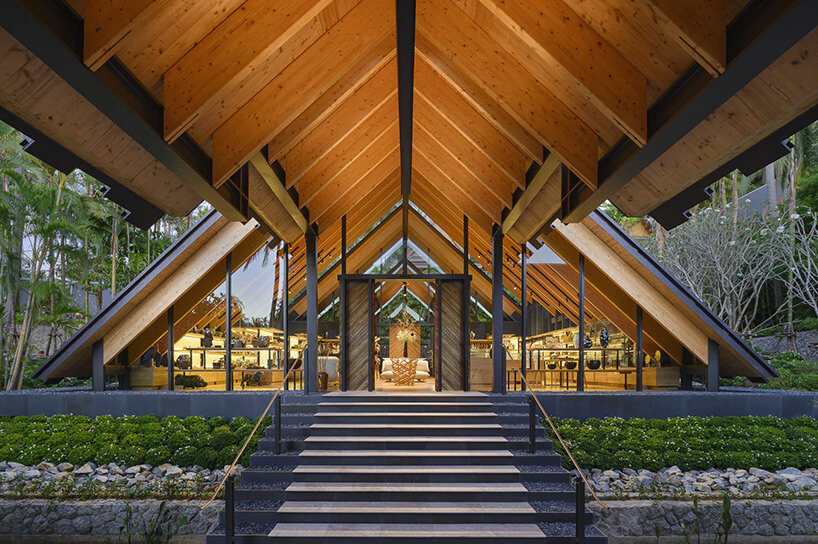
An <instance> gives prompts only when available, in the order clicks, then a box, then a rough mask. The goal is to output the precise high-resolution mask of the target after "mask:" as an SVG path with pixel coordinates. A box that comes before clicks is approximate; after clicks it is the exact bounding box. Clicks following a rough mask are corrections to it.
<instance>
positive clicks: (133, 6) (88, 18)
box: [83, 0, 170, 71]
mask: <svg viewBox="0 0 818 544" xmlns="http://www.w3.org/2000/svg"><path fill="white" fill-rule="evenodd" d="M169 4H170V0H85V19H84V22H85V24H84V25H83V61H84V62H85V65H86V66H87V67H88V68H90V69H91V70H94V71H96V70H98V69H99V68H100V67H101V66H102V65H103V64H105V63H106V62H107V61H108V59H109V58H111V56H113V55H114V54H115V53H116V49H117V47H119V46H120V45H121V44H122V41H123V40H124V39H125V37H126V36H127V35H128V34H129V33H131V32H133V31H134V30H135V29H137V28H139V27H140V26H141V25H143V24H145V23H147V22H148V21H150V20H151V19H152V18H153V17H155V16H156V15H157V14H158V13H159V12H161V11H162V9H164V8H165V7H166V6H168V5H169Z"/></svg>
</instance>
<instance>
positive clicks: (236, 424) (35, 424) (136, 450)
mask: <svg viewBox="0 0 818 544" xmlns="http://www.w3.org/2000/svg"><path fill="white" fill-rule="evenodd" d="M254 424H255V422H254V421H250V420H248V419H246V418H237V421H230V422H228V421H227V420H226V419H224V418H213V419H212V420H208V419H205V418H202V417H189V418H186V419H184V420H182V419H179V418H178V417H167V418H164V419H162V420H159V419H158V418H156V417H155V416H150V415H149V416H139V417H122V418H117V419H115V418H113V417H110V416H99V417H96V418H89V417H87V416H73V415H67V414H66V415H57V416H52V417H48V418H46V417H44V416H35V417H8V416H5V417H0V461H15V462H18V463H24V464H27V465H36V464H38V463H40V462H42V461H49V462H52V463H61V462H63V461H67V462H69V463H72V464H74V465H76V466H80V465H83V464H85V463H87V462H89V461H93V462H95V463H97V464H107V463H110V462H115V463H118V464H123V465H136V464H141V463H147V464H150V465H159V464H162V463H167V462H170V463H174V464H178V465H182V466H192V465H194V464H196V465H199V466H202V467H205V468H211V469H213V468H217V467H219V466H221V465H223V464H224V463H222V464H221V465H220V459H219V456H220V453H221V452H222V451H223V450H225V448H228V447H233V448H235V449H233V450H228V451H227V452H225V455H227V454H228V453H229V452H231V451H232V455H233V457H235V455H236V453H237V452H238V448H237V446H238V445H239V444H241V443H243V441H244V440H245V439H246V438H247V436H248V435H249V434H250V431H252V429H253V425H254ZM269 424H270V420H269V418H268V419H267V421H266V423H265V424H263V425H262V426H261V427H260V429H259V432H258V433H257V434H256V436H254V437H253V440H252V441H251V442H250V444H249V446H248V448H247V450H246V451H245V454H244V455H243V456H242V459H243V460H242V464H245V465H246V464H247V462H249V455H250V454H251V453H252V452H254V451H256V441H257V440H258V439H259V438H261V437H262V436H263V430H264V427H265V426H267V425H269ZM213 444H216V445H217V446H218V448H216V447H214V446H213ZM232 461H233V458H230V460H229V461H228V462H232Z"/></svg>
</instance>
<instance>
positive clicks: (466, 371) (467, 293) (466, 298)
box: [463, 214, 471, 391]
mask: <svg viewBox="0 0 818 544" xmlns="http://www.w3.org/2000/svg"><path fill="white" fill-rule="evenodd" d="M463 275H464V276H465V279H464V280H463V391H468V390H469V389H470V387H471V383H470V381H471V376H470V372H471V361H470V357H471V323H470V321H471V319H470V316H471V280H470V279H469V218H468V216H466V215H465V214H464V215H463Z"/></svg>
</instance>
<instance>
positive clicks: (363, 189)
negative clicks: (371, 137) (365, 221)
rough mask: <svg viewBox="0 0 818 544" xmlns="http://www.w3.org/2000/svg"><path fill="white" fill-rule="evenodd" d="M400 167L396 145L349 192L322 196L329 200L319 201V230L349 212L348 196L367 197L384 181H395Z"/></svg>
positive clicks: (317, 212) (351, 186) (317, 219)
mask: <svg viewBox="0 0 818 544" xmlns="http://www.w3.org/2000/svg"><path fill="white" fill-rule="evenodd" d="M399 166H400V154H399V152H398V146H397V145H395V146H394V147H393V148H392V150H391V151H390V152H389V154H388V155H387V156H386V157H384V158H383V160H381V161H380V162H379V163H377V164H376V165H375V166H373V167H372V168H371V169H370V170H368V171H367V172H365V173H364V174H363V175H362V176H361V177H360V178H358V179H357V180H353V181H352V182H351V183H350V184H349V187H348V189H349V190H344V191H343V194H342V195H338V194H337V193H334V194H327V195H322V199H323V198H324V196H326V197H327V200H326V201H323V200H322V201H319V203H320V204H321V207H318V206H315V208H316V222H318V228H319V229H321V228H322V226H323V225H327V226H329V225H332V224H333V223H335V222H336V221H338V220H339V219H341V217H343V215H344V214H345V213H347V212H348V211H349V209H350V206H349V201H350V198H348V197H347V195H356V194H357V195H366V193H368V192H369V191H370V190H372V189H373V188H374V187H377V186H378V185H379V184H380V183H382V182H383V180H385V179H394V178H393V176H394V175H395V169H396V168H398V167H399ZM345 197H346V198H345Z"/></svg>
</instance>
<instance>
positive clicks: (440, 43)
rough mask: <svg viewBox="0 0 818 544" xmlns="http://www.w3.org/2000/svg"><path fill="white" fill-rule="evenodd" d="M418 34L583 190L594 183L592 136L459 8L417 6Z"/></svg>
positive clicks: (430, 2) (423, 1)
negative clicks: (580, 182) (534, 139)
mask: <svg viewBox="0 0 818 544" xmlns="http://www.w3.org/2000/svg"><path fill="white" fill-rule="evenodd" d="M418 31H419V32H420V33H421V34H423V36H424V37H425V39H427V40H428V41H430V42H431V43H433V44H434V45H436V46H437V47H438V48H439V49H440V50H442V51H443V52H444V53H445V55H446V56H447V57H448V58H449V60H450V62H451V63H452V64H454V65H455V66H457V67H459V68H460V70H462V71H463V72H465V73H466V74H468V77H469V78H471V79H472V81H473V82H474V83H475V84H476V86H478V87H480V88H481V89H482V91H483V92H484V93H485V94H487V95H488V96H489V97H491V98H492V99H493V100H494V101H496V102H497V103H499V104H500V105H501V106H502V107H503V108H504V109H505V111H506V112H507V113H508V114H509V115H510V116H511V117H513V118H514V119H515V120H516V121H517V122H518V123H519V124H520V125H522V126H523V127H525V128H526V130H527V131H528V132H529V133H530V134H531V135H534V136H536V137H537V139H538V140H539V141H540V143H541V144H542V145H543V146H545V147H547V148H548V149H550V150H551V151H552V152H553V153H557V154H558V155H559V156H560V157H562V162H563V163H565V164H566V165H567V166H568V167H569V168H571V170H572V171H573V172H574V173H575V174H576V175H577V176H579V178H580V179H582V180H583V182H585V183H586V184H587V185H588V186H589V187H591V188H596V184H597V148H598V137H597V135H596V133H594V132H593V131H592V130H591V129H590V128H589V127H588V126H587V125H586V124H585V123H584V122H583V121H582V120H581V119H579V118H578V117H577V116H576V115H575V114H574V113H573V112H572V111H571V110H569V109H568V108H567V107H566V106H565V105H564V104H563V103H562V102H560V101H559V100H558V99H557V98H556V97H555V96H554V95H553V94H552V93H551V92H549V91H548V90H547V89H546V88H545V87H544V86H543V85H542V84H541V83H540V82H539V81H537V80H536V79H535V78H534V76H532V75H531V74H530V73H529V72H528V71H527V70H526V69H525V68H523V67H522V66H521V65H520V64H519V63H518V62H517V61H516V60H515V59H514V58H513V57H512V56H511V55H509V54H508V53H506V52H505V51H504V50H502V48H499V47H492V45H491V44H492V41H493V40H492V38H491V36H489V35H488V34H487V33H486V32H485V31H484V30H483V29H482V28H480V27H479V26H477V24H476V23H475V22H474V21H473V20H471V19H470V18H469V17H468V16H467V15H466V14H465V13H463V12H462V11H461V10H460V9H459V8H457V7H456V6H453V5H448V4H445V3H443V1H442V0H420V1H419V2H418Z"/></svg>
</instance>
